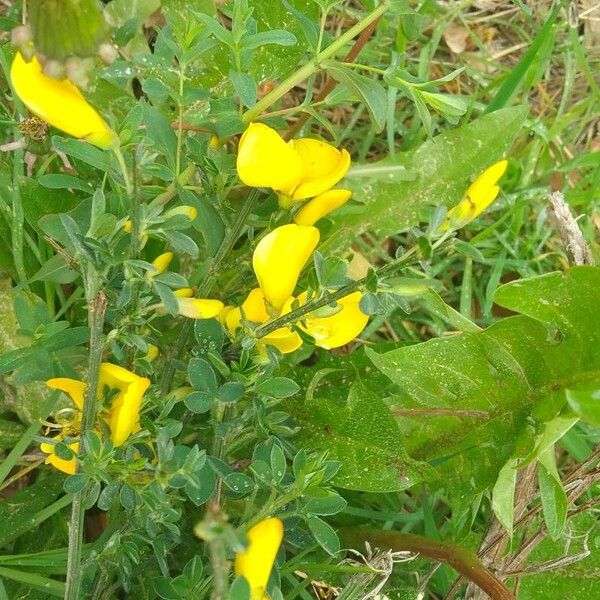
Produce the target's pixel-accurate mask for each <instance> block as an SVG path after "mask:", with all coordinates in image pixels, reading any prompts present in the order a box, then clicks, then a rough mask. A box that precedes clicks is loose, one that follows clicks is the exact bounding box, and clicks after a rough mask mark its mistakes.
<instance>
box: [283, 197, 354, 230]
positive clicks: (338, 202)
mask: <svg viewBox="0 0 600 600" xmlns="http://www.w3.org/2000/svg"><path fill="white" fill-rule="evenodd" d="M351 197H352V192H351V191H350V190H341V189H337V190H327V191H326V192H323V193H322V194H319V195H318V196H316V197H315V198H313V199H312V200H309V201H308V202H307V203H306V204H305V205H304V206H303V207H302V208H301V209H300V210H299V211H298V212H297V213H296V215H295V216H294V223H296V224H297V225H314V224H315V223H316V222H317V221H318V220H319V219H321V218H322V217H324V216H325V215H328V214H329V213H330V212H331V211H333V210H335V209H336V208H339V207H340V206H342V205H344V204H346V202H348V200H350V198H351Z"/></svg>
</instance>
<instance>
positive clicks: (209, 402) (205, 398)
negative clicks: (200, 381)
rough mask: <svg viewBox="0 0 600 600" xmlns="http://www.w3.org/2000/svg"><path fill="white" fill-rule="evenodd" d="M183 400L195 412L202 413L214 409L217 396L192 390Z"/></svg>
mask: <svg viewBox="0 0 600 600" xmlns="http://www.w3.org/2000/svg"><path fill="white" fill-rule="evenodd" d="M183 402H184V404H185V405H186V407H187V408H188V409H189V410H191V411H192V412H193V413H196V414H202V413H205V412H208V411H209V410H211V409H212V407H213V406H214V404H215V398H214V396H212V395H211V394H207V393H206V392H192V393H191V394H189V395H187V396H186V397H185V399H184V401H183Z"/></svg>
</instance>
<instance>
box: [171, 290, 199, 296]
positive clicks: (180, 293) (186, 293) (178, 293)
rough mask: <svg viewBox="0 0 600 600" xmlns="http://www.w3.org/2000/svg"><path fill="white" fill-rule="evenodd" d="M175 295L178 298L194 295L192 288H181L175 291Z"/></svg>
mask: <svg viewBox="0 0 600 600" xmlns="http://www.w3.org/2000/svg"><path fill="white" fill-rule="evenodd" d="M173 295H174V296H176V297H177V298H191V297H192V296H193V295H194V290H193V289H192V288H180V289H178V290H175V291H174V292H173Z"/></svg>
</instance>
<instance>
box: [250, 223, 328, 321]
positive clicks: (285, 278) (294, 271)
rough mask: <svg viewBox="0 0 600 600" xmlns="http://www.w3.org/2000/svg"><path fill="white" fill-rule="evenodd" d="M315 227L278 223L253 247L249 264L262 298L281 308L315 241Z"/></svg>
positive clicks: (316, 231) (317, 241) (316, 233)
mask: <svg viewBox="0 0 600 600" xmlns="http://www.w3.org/2000/svg"><path fill="white" fill-rule="evenodd" d="M319 237H320V234H319V230H318V229H317V228H316V227H312V226H304V225H296V224H295V223H290V224H289V225H282V226H281V227H277V228H276V229H274V230H273V231H271V232H270V233H268V234H267V235H266V236H265V237H264V238H263V239H262V240H260V242H259V243H258V245H257V246H256V249H255V250H254V255H253V257H252V266H253V268H254V273H255V274H256V278H257V279H258V284H259V285H260V287H261V289H262V291H263V294H264V296H265V299H266V300H267V302H269V303H270V304H271V305H272V306H273V307H274V308H275V309H278V310H279V309H281V307H282V306H283V305H284V303H285V302H286V300H288V298H289V297H290V296H291V295H292V294H293V292H294V288H295V287H296V283H297V282H298V277H300V273H301V271H302V269H303V268H304V265H305V264H306V263H307V261H308V259H309V258H310V257H311V255H312V253H313V252H314V250H315V248H316V247H317V244H318V243H319Z"/></svg>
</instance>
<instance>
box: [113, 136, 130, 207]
mask: <svg viewBox="0 0 600 600" xmlns="http://www.w3.org/2000/svg"><path fill="white" fill-rule="evenodd" d="M113 152H114V154H115V157H116V158H117V162H118V163H119V168H120V170H121V175H122V176H123V183H124V184H125V191H126V192H127V196H128V197H130V198H131V196H133V183H132V181H131V179H130V177H129V171H128V170H127V163H126V162H125V157H124V156H123V152H122V150H121V146H116V147H115V148H113Z"/></svg>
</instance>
